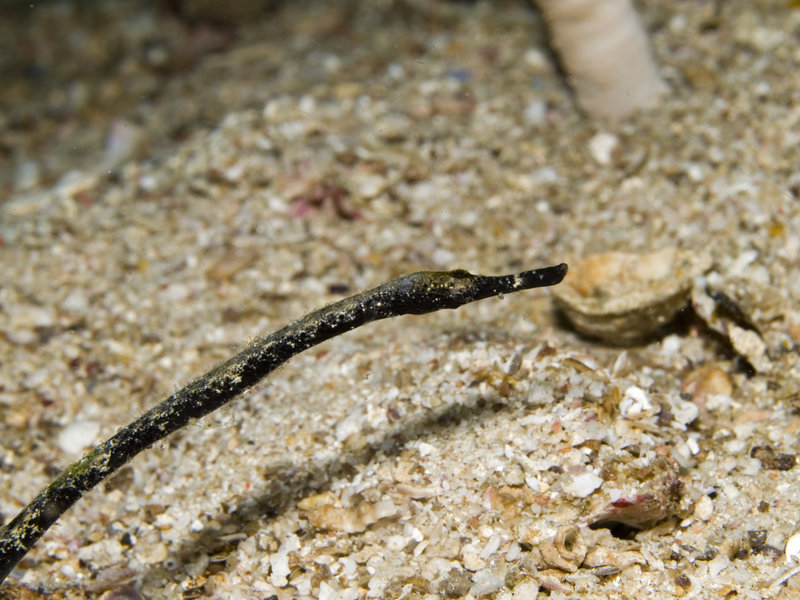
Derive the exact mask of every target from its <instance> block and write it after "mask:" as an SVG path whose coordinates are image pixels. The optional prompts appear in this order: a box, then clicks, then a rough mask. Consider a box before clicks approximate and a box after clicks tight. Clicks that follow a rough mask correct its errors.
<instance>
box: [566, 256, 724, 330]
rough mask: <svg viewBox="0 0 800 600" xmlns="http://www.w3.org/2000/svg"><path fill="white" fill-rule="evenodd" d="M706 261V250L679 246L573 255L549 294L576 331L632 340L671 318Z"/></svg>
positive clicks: (682, 303)
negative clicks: (564, 274)
mask: <svg viewBox="0 0 800 600" xmlns="http://www.w3.org/2000/svg"><path fill="white" fill-rule="evenodd" d="M710 266H711V258H710V257H709V256H708V255H706V254H702V253H697V252H694V251H689V250H680V249H678V248H665V249H663V250H658V251H656V252H651V253H648V254H634V253H625V252H607V253H603V254H595V255H593V256H589V257H586V258H584V259H583V260H577V261H572V262H571V263H570V272H569V274H568V275H567V277H566V278H565V279H564V283H563V284H562V285H560V286H558V287H557V288H554V289H553V296H554V298H555V301H556V304H557V305H558V307H559V308H560V309H561V310H562V311H563V312H564V314H565V315H566V316H567V318H568V319H569V320H570V322H571V323H572V324H573V326H574V327H575V329H577V330H578V331H579V332H581V333H585V334H587V335H591V336H594V337H597V338H600V339H602V340H604V341H606V342H610V343H612V344H620V345H624V344H632V343H635V342H637V341H639V340H641V339H643V338H646V337H647V336H648V335H650V334H652V333H654V332H655V331H656V330H657V329H658V328H660V327H662V326H664V325H666V324H667V323H668V322H669V321H671V320H672V319H673V318H674V317H675V315H676V314H677V313H678V311H679V310H680V309H681V308H683V307H684V306H685V305H686V303H687V300H688V298H689V294H690V292H691V290H692V286H693V279H694V277H695V276H696V275H699V274H701V273H703V272H704V271H706V270H708V269H709V267H710Z"/></svg>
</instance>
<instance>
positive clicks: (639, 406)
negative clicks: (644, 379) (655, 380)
mask: <svg viewBox="0 0 800 600" xmlns="http://www.w3.org/2000/svg"><path fill="white" fill-rule="evenodd" d="M652 410H653V405H652V403H651V402H650V398H649V397H648V395H647V392H645V391H644V390H643V389H642V388H640V387H639V386H636V385H632V386H630V387H628V388H627V389H626V390H625V393H624V394H623V395H622V401H621V402H620V403H619V411H620V412H621V413H622V415H623V416H624V417H625V418H626V419H635V418H637V417H640V416H642V415H643V414H645V413H649V412H650V411H652Z"/></svg>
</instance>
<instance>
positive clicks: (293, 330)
mask: <svg viewBox="0 0 800 600" xmlns="http://www.w3.org/2000/svg"><path fill="white" fill-rule="evenodd" d="M566 274H567V265H566V264H560V265H557V266H554V267H545V268H543V269H535V270H532V271H525V272H523V273H518V274H516V275H502V276H496V277H486V276H483V275H473V274H471V273H468V272H467V271H463V270H455V271H442V272H436V271H420V272H418V273H412V274H411V275H405V276H404V277H400V278H398V279H394V280H392V281H389V282H388V283H384V284H383V285H380V286H378V287H376V288H373V289H371V290H367V291H365V292H361V293H360V294H356V295H354V296H351V297H349V298H345V299H343V300H339V301H338V302H334V303H332V304H329V305H328V306H325V307H323V308H320V309H319V310H315V311H313V312H311V313H309V314H307V315H306V316H304V317H301V318H300V319H297V320H296V321H294V322H292V323H290V324H289V325H287V326H286V327H284V328H283V329H279V330H278V331H276V332H274V333H271V334H269V335H266V336H264V337H260V338H258V339H256V340H255V341H254V342H252V343H251V344H250V345H248V346H247V347H246V348H245V349H244V350H242V351H241V352H239V353H238V354H237V355H235V356H233V357H232V358H229V359H228V360H226V361H225V362H223V363H221V364H219V365H217V366H216V367H214V368H213V369H212V370H211V371H209V372H208V373H206V374H205V375H202V376H200V377H198V378H197V379H195V380H194V381H192V382H191V383H190V384H189V385H187V386H186V387H184V388H183V389H181V390H179V391H178V392H176V393H175V394H173V395H172V396H170V397H169V398H167V399H166V400H164V401H163V402H162V403H161V404H159V405H158V406H156V407H154V408H152V409H150V410H149V411H148V412H146V413H145V414H143V415H142V416H141V417H139V418H138V419H136V420H135V421H133V422H132V423H131V424H129V425H127V426H126V427H123V428H122V429H120V430H119V431H118V432H117V433H116V434H114V435H113V436H112V437H111V438H109V439H108V440H106V441H105V442H103V443H101V444H99V445H98V446H96V447H95V448H94V449H93V450H92V451H91V452H89V453H88V454H86V455H85V456H84V457H83V458H81V459H80V460H79V461H78V462H76V463H75V464H73V465H72V466H71V467H69V468H67V469H66V470H65V471H64V472H63V473H61V475H59V476H58V477H57V478H56V479H55V480H54V481H53V482H52V483H51V484H50V485H48V486H47V487H46V488H45V489H44V490H42V492H40V493H39V495H38V496H37V497H36V498H35V499H34V500H33V501H32V502H31V503H30V504H28V506H26V507H25V508H24V509H22V511H20V513H19V514H18V515H17V516H16V517H15V518H14V519H13V520H12V521H11V522H9V523H8V524H6V525H5V526H3V527H2V528H0V583H2V582H3V581H4V580H5V578H6V577H7V576H8V574H9V573H10V572H11V570H12V569H13V568H14V567H15V566H16V565H17V563H18V562H19V561H20V560H21V559H22V557H23V556H25V554H26V553H27V552H28V550H30V549H31V547H32V546H33V545H34V544H35V543H36V542H37V540H38V539H39V538H40V537H41V536H42V534H44V532H45V531H47V529H48V528H49V527H50V526H51V525H52V524H53V523H55V522H56V521H57V520H58V519H59V518H60V517H61V515H62V514H64V512H65V511H66V510H67V509H69V508H70V507H71V506H72V505H73V504H75V502H77V501H78V500H79V499H80V498H81V497H82V496H83V495H84V494H85V493H86V492H88V491H89V490H91V489H92V488H93V487H94V486H96V485H97V484H98V483H100V482H101V481H102V480H103V479H105V478H106V477H108V476H109V475H110V474H111V473H113V472H114V471H116V470H117V469H119V468H120V467H121V466H122V465H124V464H125V463H126V462H128V461H129V460H130V459H131V458H133V457H134V456H136V455H137V454H139V452H141V451H142V450H144V449H145V448H147V447H148V446H150V445H152V444H153V443H155V442H157V441H159V440H161V439H163V438H164V437H166V436H168V435H169V434H170V433H172V432H174V431H177V430H178V429H180V428H181V427H183V426H184V425H186V424H187V423H189V422H190V421H191V420H192V419H197V418H199V417H202V416H205V415H207V414H209V413H210V412H212V411H214V410H216V409H218V408H219V407H220V406H222V405H224V404H226V403H227V402H229V401H230V400H232V399H233V398H235V397H236V396H238V395H239V394H240V393H242V392H243V391H245V390H246V389H247V388H249V387H251V386H253V385H254V384H255V383H257V382H258V381H260V380H261V379H263V378H264V377H266V376H267V375H268V374H269V373H271V372H272V371H273V370H274V369H275V368H277V367H278V366H280V365H281V364H283V363H284V362H286V361H287V360H289V359H290V358H292V357H293V356H295V355H297V354H299V353H301V352H303V351H304V350H307V349H308V348H310V347H312V346H315V345H316V344H319V343H320V342H323V341H325V340H328V339H330V338H333V337H336V336H337V335H341V334H342V333H345V332H347V331H350V330H352V329H355V328H356V327H360V326H361V325H364V324H366V323H369V322H372V321H377V320H380V319H387V318H389V317H396V316H400V315H405V314H415V315H420V314H425V313H429V312H434V311H437V310H441V309H443V308H458V307H459V306H462V305H464V304H468V303H470V302H475V301H476V300H482V299H484V298H490V297H492V296H499V295H501V294H508V293H511V292H518V291H521V290H527V289H531V288H537V287H546V286H551V285H555V284H557V283H559V282H560V281H561V280H562V279H563V278H564V276H565V275H566Z"/></svg>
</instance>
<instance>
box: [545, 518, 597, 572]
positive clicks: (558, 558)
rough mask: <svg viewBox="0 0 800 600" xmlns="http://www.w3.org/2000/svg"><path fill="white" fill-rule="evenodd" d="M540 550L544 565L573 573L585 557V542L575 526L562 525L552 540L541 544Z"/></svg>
mask: <svg viewBox="0 0 800 600" xmlns="http://www.w3.org/2000/svg"><path fill="white" fill-rule="evenodd" d="M540 551H541V553H542V562H543V563H544V564H545V566H547V567H550V568H553V569H559V570H560V571H566V572H567V573H575V572H576V571H577V570H578V569H579V568H580V566H581V564H582V563H583V559H584V558H585V557H586V543H585V542H584V541H583V537H582V536H581V532H580V530H579V529H578V528H577V527H575V526H574V525H563V526H561V527H559V528H558V531H557V532H556V536H555V538H554V539H553V541H552V542H547V543H545V544H542V547H541V549H540Z"/></svg>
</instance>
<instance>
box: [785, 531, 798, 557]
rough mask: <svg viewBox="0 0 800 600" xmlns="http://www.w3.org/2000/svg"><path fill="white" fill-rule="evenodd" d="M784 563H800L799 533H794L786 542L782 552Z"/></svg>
mask: <svg viewBox="0 0 800 600" xmlns="http://www.w3.org/2000/svg"><path fill="white" fill-rule="evenodd" d="M784 554H785V555H786V561H787V562H790V563H797V562H800V531H797V532H795V533H794V534H793V535H792V536H791V537H790V538H789V539H788V540H787V541H786V549H785V550H784Z"/></svg>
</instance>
